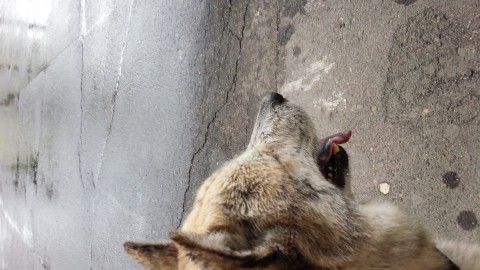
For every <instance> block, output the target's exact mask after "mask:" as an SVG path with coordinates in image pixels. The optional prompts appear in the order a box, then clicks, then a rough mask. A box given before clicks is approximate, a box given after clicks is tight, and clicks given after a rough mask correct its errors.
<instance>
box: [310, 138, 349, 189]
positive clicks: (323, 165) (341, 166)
mask: <svg viewBox="0 0 480 270" xmlns="http://www.w3.org/2000/svg"><path fill="white" fill-rule="evenodd" d="M351 136H352V131H350V130H346V131H343V132H340V133H336V134H334V135H331V136H328V137H325V138H323V139H320V141H319V142H318V144H317V149H316V153H315V158H316V162H317V165H318V168H319V169H320V172H321V173H322V174H323V176H324V177H325V178H326V179H327V180H328V181H329V182H331V183H332V184H334V185H336V186H337V187H339V188H343V187H345V174H346V173H347V170H348V155H347V152H346V151H345V149H343V147H341V146H340V144H344V143H346V142H348V140H350V137H351Z"/></svg>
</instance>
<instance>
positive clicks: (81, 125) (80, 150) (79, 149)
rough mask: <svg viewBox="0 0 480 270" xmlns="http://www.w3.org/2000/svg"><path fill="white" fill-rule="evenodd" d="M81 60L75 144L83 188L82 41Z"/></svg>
mask: <svg viewBox="0 0 480 270" xmlns="http://www.w3.org/2000/svg"><path fill="white" fill-rule="evenodd" d="M81 48H82V52H81V54H82V62H81V65H82V66H81V68H80V135H79V139H78V144H77V152H78V174H79V176H80V182H81V183H82V187H83V189H85V183H84V182H83V174H82V152H83V138H82V137H83V134H82V133H83V66H84V62H83V55H84V54H83V42H82V47H81Z"/></svg>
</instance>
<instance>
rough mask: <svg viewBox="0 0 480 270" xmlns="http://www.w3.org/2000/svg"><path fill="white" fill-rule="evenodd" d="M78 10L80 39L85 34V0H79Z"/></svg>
mask: <svg viewBox="0 0 480 270" xmlns="http://www.w3.org/2000/svg"><path fill="white" fill-rule="evenodd" d="M80 11H81V13H82V14H81V15H82V18H81V22H80V23H81V25H80V39H81V40H83V39H84V38H85V36H86V35H87V20H86V16H85V0H81V1H80Z"/></svg>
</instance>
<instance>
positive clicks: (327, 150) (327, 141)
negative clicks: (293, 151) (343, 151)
mask: <svg viewBox="0 0 480 270" xmlns="http://www.w3.org/2000/svg"><path fill="white" fill-rule="evenodd" d="M351 136H352V131H351V130H345V131H343V132H340V133H337V134H334V135H331V136H328V137H325V138H323V139H320V141H319V142H318V148H317V160H323V161H328V160H329V159H330V157H331V156H332V153H333V143H336V144H343V143H346V142H348V140H350V137H351Z"/></svg>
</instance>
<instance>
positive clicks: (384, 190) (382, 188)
mask: <svg viewBox="0 0 480 270" xmlns="http://www.w3.org/2000/svg"><path fill="white" fill-rule="evenodd" d="M378 190H380V192H381V193H383V194H385V195H386V194H388V193H389V192H390V185H389V184H387V183H380V184H379V185H378Z"/></svg>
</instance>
